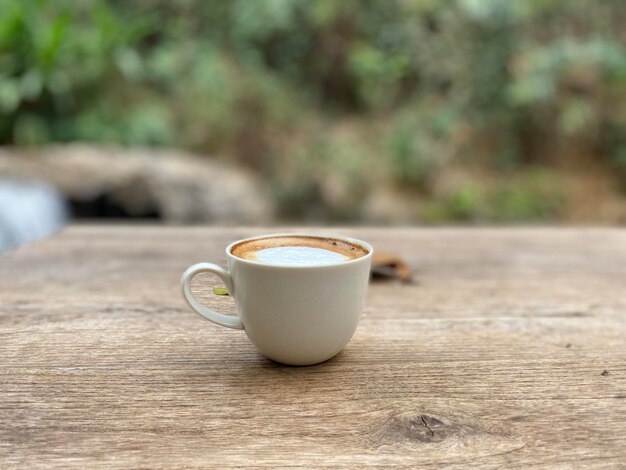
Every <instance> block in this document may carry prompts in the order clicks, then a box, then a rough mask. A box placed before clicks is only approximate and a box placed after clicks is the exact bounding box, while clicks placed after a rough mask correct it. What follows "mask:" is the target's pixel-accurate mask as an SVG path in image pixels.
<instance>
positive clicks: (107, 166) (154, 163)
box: [0, 145, 273, 223]
mask: <svg viewBox="0 0 626 470" xmlns="http://www.w3.org/2000/svg"><path fill="white" fill-rule="evenodd" d="M0 177H10V178H13V179H16V178H17V179H26V180H43V181H45V182H47V183H49V184H50V185H52V186H53V187H55V188H57V189H58V190H59V191H60V192H61V193H62V194H63V195H65V197H66V198H67V199H68V200H70V201H71V202H73V203H84V202H89V201H94V200H98V199H99V198H103V197H104V198H106V201H107V202H108V203H112V204H115V205H117V206H119V208H120V209H121V210H122V211H123V213H125V214H128V215H130V216H133V215H137V216H141V215H145V214H156V215H158V216H159V217H161V218H162V219H164V220H165V221H167V222H172V223H200V222H218V223H258V222H263V223H266V222H267V221H268V219H271V217H272V213H273V211H272V207H271V203H270V200H269V198H268V196H266V195H265V194H264V192H263V191H262V190H261V187H260V185H259V182H258V181H257V179H256V178H255V177H254V175H252V174H250V173H248V172H246V171H244V170H243V169H241V168H235V167H232V166H230V165H227V164H224V163H222V162H219V161H216V160H213V159H209V158H206V157H204V158H203V157H198V156H193V155H189V154H186V153H181V152H178V151H173V150H156V149H123V148H115V147H95V146H88V145H63V146H53V147H42V148H36V149H28V150H25V149H13V148H6V147H5V148H2V149H0Z"/></svg>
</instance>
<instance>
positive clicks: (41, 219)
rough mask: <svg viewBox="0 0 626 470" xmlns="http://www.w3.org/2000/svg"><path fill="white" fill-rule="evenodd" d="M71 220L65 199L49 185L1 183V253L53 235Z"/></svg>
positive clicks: (0, 181)
mask: <svg viewBox="0 0 626 470" xmlns="http://www.w3.org/2000/svg"><path fill="white" fill-rule="evenodd" d="M67 216H68V214H67V208H66V205H65V201H64V200H63V196H61V194H59V192H58V191H56V190H55V189H54V188H51V187H50V186H48V185H47V184H44V183H26V182H18V181H10V180H0V252H2V251H4V250H7V249H9V248H13V247H16V246H19V245H22V244H24V243H27V242H30V241H33V240H38V239H40V238H43V237H45V236H48V235H50V234H51V233H53V232H55V231H56V230H59V229H60V228H61V227H62V226H63V224H64V223H65V221H66V220H67Z"/></svg>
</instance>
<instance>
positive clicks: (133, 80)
mask: <svg viewBox="0 0 626 470" xmlns="http://www.w3.org/2000/svg"><path fill="white" fill-rule="evenodd" d="M624 24H626V9H625V8H624V5H623V1H622V0H604V1H602V2H595V1H592V0H579V1H569V0H456V1H447V0H445V1H444V0H342V1H337V0H259V1H249V0H206V1H201V0H169V1H165V0H137V1H135V2H125V1H122V0H110V1H105V0H84V1H81V2H75V1H71V0H29V1H24V0H0V143H1V144H15V145H36V144H43V143H47V142H69V141H91V142H107V143H117V144H122V145H158V146H178V147H182V148H186V149H190V150H194V151H198V152H203V153H207V154H210V155H220V156H224V157H223V158H229V159H232V160H234V161H235V162H237V163H239V164H244V165H246V166H248V167H250V168H252V169H254V170H255V171H257V172H259V174H261V175H262V176H263V177H264V178H265V179H266V180H267V181H268V182H269V183H270V185H269V186H270V187H271V188H273V189H272V190H273V192H274V196H275V200H276V202H277V204H278V208H279V212H280V213H281V214H282V215H283V216H285V217H293V218H300V219H308V218H318V219H319V218H322V219H329V220H335V219H341V220H346V219H348V220H350V219H352V220H356V219H359V218H360V217H361V216H362V211H363V201H364V200H365V199H366V196H367V193H368V188H369V187H371V185H373V184H379V183H380V182H381V181H384V182H385V183H384V184H389V185H399V186H402V187H403V188H406V189H407V190H409V191H414V192H415V194H416V197H417V198H421V199H424V200H426V201H427V202H428V203H427V204H426V209H424V211H423V212H419V211H418V210H417V209H416V217H420V218H421V219H422V220H427V221H437V222H445V221H448V220H495V221H527V220H550V219H554V218H558V217H559V214H560V211H561V209H562V207H564V205H565V203H566V201H565V199H566V196H564V195H559V196H558V197H557V196H555V195H553V194H551V193H550V194H548V193H546V191H544V190H543V189H542V188H543V186H542V184H543V183H541V184H540V183H538V182H537V180H541V179H542V178H543V176H542V177H539V178H538V177H537V174H536V170H535V168H536V167H543V168H544V169H543V170H542V171H543V173H544V174H546V175H549V174H550V173H551V172H558V171H560V170H559V168H562V167H563V166H567V165H568V162H572V161H574V159H576V161H578V159H583V160H585V159H586V160H588V161H590V162H592V164H594V165H600V166H602V167H606V168H607V169H610V170H608V171H613V172H615V173H616V174H617V175H618V176H617V177H619V178H621V184H622V186H623V187H624V188H625V189H626V106H625V105H624V103H626V48H625V46H624V32H623V25H624ZM468 166H469V167H474V166H478V167H480V168H484V169H485V171H488V172H490V174H493V173H492V172H495V174H496V175H498V176H497V177H495V182H493V184H491V185H489V184H486V183H484V182H481V184H480V185H477V183H476V182H472V181H468V182H459V183H458V184H457V187H456V189H455V190H453V191H452V192H451V193H450V191H448V192H445V191H444V192H443V193H445V195H442V194H443V193H442V191H440V190H439V189H438V185H439V184H440V179H441V175H442V174H444V173H445V171H446V169H448V168H451V167H468ZM512 172H513V173H515V174H520V172H521V174H523V175H526V176H524V177H522V178H521V180H520V179H519V178H512V177H510V175H511V174H512ZM418 212H419V213H418Z"/></svg>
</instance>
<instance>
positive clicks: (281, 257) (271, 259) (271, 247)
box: [231, 235, 368, 266]
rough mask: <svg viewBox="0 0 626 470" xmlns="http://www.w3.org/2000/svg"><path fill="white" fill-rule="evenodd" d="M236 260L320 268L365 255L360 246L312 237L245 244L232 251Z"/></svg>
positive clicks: (246, 242)
mask: <svg viewBox="0 0 626 470" xmlns="http://www.w3.org/2000/svg"><path fill="white" fill-rule="evenodd" d="M231 253H232V254H233V255H234V256H236V257H238V258H243V259H247V260H251V261H257V262H259V263H263V264H271V265H276V266H323V265H329V264H337V263H342V262H346V261H351V260H354V259H357V258H361V257H362V256H365V255H367V253H368V252H367V250H366V249H365V248H363V247H362V246H360V245H357V244H353V243H349V242H347V241H343V240H337V239H334V238H326V237H313V236H302V235H293V236H278V237H267V238H257V239H255V240H244V241H242V242H239V243H237V244H236V245H235V246H233V247H232V248H231Z"/></svg>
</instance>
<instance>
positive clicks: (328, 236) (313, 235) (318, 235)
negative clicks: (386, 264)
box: [225, 232, 374, 270]
mask: <svg viewBox="0 0 626 470" xmlns="http://www.w3.org/2000/svg"><path fill="white" fill-rule="evenodd" d="M276 237H309V238H323V239H335V240H340V241H343V242H347V243H352V244H354V245H358V246H360V247H361V248H365V249H366V250H367V254H366V255H365V256H361V257H360V258H355V259H351V260H349V261H338V262H335V263H328V264H320V265H312V266H288V265H281V264H269V263H263V262H261V261H254V260H249V259H244V258H240V257H239V256H235V255H233V254H232V253H231V250H232V248H233V247H234V246H235V245H238V244H239V243H243V242H249V241H254V240H261V239H264V238H276ZM225 251H226V257H227V258H232V259H233V260H235V261H237V262H239V263H244V264H251V265H253V266H264V267H267V268H276V269H298V270H301V269H322V268H334V267H337V266H348V265H351V264H354V263H359V262H362V261H364V260H369V259H371V258H372V254H373V253H374V248H373V247H372V245H370V244H369V243H367V242H364V241H363V240H359V239H357V238H352V237H346V236H344V235H338V234H326V233H303V232H279V233H268V234H264V235H256V236H254V237H248V238H242V239H240V240H235V241H234V242H232V243H230V244H229V245H228V246H227V247H226V249H225Z"/></svg>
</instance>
